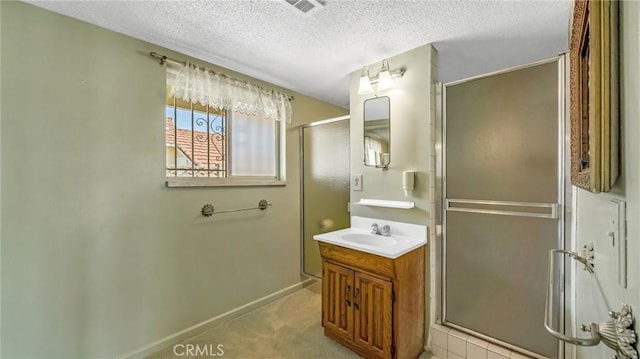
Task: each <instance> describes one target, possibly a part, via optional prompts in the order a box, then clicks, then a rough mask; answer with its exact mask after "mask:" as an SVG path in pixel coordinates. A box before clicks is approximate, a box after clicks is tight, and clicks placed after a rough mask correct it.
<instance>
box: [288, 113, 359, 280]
mask: <svg viewBox="0 0 640 359" xmlns="http://www.w3.org/2000/svg"><path fill="white" fill-rule="evenodd" d="M300 140H301V146H302V164H301V166H302V176H303V177H302V227H303V228H302V234H303V238H302V271H303V272H304V273H306V274H310V275H313V276H315V277H318V278H321V277H322V258H321V257H320V249H319V248H318V243H317V242H316V241H315V240H314V239H313V236H314V235H316V234H318V233H324V232H331V231H337V230H338V229H343V228H348V227H349V226H350V221H351V217H350V216H349V212H348V210H347V205H348V203H349V170H350V169H349V119H348V117H344V118H338V119H335V120H326V121H320V122H317V123H313V124H310V125H307V126H304V127H302V129H301V139H300Z"/></svg>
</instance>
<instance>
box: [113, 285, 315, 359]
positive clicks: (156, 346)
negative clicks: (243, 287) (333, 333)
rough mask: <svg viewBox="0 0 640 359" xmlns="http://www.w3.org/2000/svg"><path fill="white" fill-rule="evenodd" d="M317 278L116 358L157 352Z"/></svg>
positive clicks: (134, 357) (135, 358) (128, 358)
mask: <svg viewBox="0 0 640 359" xmlns="http://www.w3.org/2000/svg"><path fill="white" fill-rule="evenodd" d="M317 281H318V280H317V279H314V278H309V279H305V280H303V281H301V282H299V283H296V284H294V285H292V286H289V287H286V288H284V289H282V290H279V291H277V292H275V293H272V294H269V295H267V296H264V297H262V298H259V299H257V300H254V301H253V302H250V303H247V304H245V305H243V306H241V307H238V308H235V309H232V310H230V311H228V312H226V313H222V314H220V315H218V316H216V317H213V318H211V319H208V320H205V321H204V322H202V323H198V324H196V325H194V326H191V327H189V328H186V329H184V330H181V331H179V332H177V333H174V334H171V335H169V336H166V337H164V338H162V339H160V340H157V341H155V342H153V343H150V344H147V345H145V346H143V347H141V348H138V349H135V350H133V351H130V352H128V353H125V354H122V355H119V356H117V358H118V359H141V358H144V357H146V356H149V355H151V354H153V353H155V352H158V351H160V350H162V349H165V348H168V347H170V346H171V345H174V344H178V343H180V342H181V341H183V340H185V339H188V338H191V337H193V336H196V335H198V334H200V333H202V332H204V331H206V330H208V329H211V328H213V327H215V326H217V325H220V324H223V323H225V322H228V321H230V320H232V319H234V318H237V317H239V316H241V315H243V314H245V313H248V312H250V311H252V310H254V309H256V308H259V307H261V306H263V305H265V304H268V303H271V302H273V301H275V300H277V299H280V298H282V297H284V296H287V295H289V294H291V293H293V292H296V291H298V290H300V289H302V288H305V287H308V286H309V285H311V284H313V283H315V282H317Z"/></svg>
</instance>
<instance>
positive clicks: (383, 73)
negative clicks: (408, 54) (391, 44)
mask: <svg viewBox="0 0 640 359" xmlns="http://www.w3.org/2000/svg"><path fill="white" fill-rule="evenodd" d="M392 87H393V80H392V79H391V73H390V72H389V62H388V61H387V60H382V68H381V69H380V74H378V90H386V89H390V88H392Z"/></svg>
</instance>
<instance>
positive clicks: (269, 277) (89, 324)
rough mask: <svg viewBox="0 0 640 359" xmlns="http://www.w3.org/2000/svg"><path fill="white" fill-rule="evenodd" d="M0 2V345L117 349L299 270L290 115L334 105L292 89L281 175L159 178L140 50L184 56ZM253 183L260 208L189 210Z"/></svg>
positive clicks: (265, 289)
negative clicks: (176, 184) (234, 184)
mask: <svg viewBox="0 0 640 359" xmlns="http://www.w3.org/2000/svg"><path fill="white" fill-rule="evenodd" d="M0 7H1V9H2V11H1V16H2V17H1V29H2V32H1V34H2V38H1V51H2V52H1V53H2V58H1V61H2V73H1V76H2V86H1V87H2V92H1V94H2V98H1V100H2V109H1V116H2V132H1V135H2V137H1V155H2V158H1V161H2V162H1V164H2V187H1V193H2V197H1V198H2V203H1V205H2V208H3V209H4V211H3V212H2V216H1V223H2V227H1V235H2V248H1V253H2V344H3V345H2V357H4V358H14V357H25V358H26V357H29V358H38V357H47V358H52V357H59V358H80V357H83V358H87V357H114V356H117V355H120V354H123V353H125V352H128V351H131V350H134V349H136V348H140V347H141V346H144V345H146V344H149V343H151V342H153V341H155V340H158V339H160V338H163V337H165V336H167V335H170V334H173V333H175V332H177V331H180V330H183V329H185V328H187V327H189V326H192V325H195V324H197V323H200V322H202V321H204V320H207V319H210V318H212V317H214V316H216V315H219V314H221V313H223V312H226V311H228V310H231V309H233V308H236V307H238V306H241V305H243V304H246V303H248V302H251V301H253V300H256V299H258V298H261V297H263V296H265V295H268V294H271V293H273V292H275V291H278V290H280V289H283V288H285V287H287V286H290V285H292V284H295V283H297V282H299V281H300V276H299V270H300V222H299V220H300V218H299V216H300V213H299V208H300V203H299V201H300V195H299V193H300V187H299V185H300V184H299V163H298V161H299V153H298V152H299V150H298V148H299V144H298V130H297V128H296V127H297V126H298V125H300V124H303V123H307V122H313V121H317V120H321V119H325V118H329V117H336V116H341V115H344V114H346V111H345V110H344V109H342V108H338V107H335V106H332V105H328V104H326V103H323V102H321V101H318V100H315V99H312V98H309V97H306V96H304V95H301V94H294V95H295V96H296V100H295V102H294V103H293V106H294V120H293V123H292V124H291V125H289V126H288V129H287V163H286V168H287V186H286V187H277V188H275V187H274V188H265V187H256V188H198V189H194V188H191V189H169V188H166V187H165V185H164V166H165V139H164V134H165V118H164V101H165V69H164V67H162V66H160V65H159V64H158V63H157V62H155V61H154V60H153V59H151V58H150V57H149V56H148V55H147V54H148V53H149V52H150V51H157V52H160V53H164V54H167V55H169V56H173V57H178V58H184V59H186V56H184V55H180V54H177V53H174V52H171V51H169V50H166V49H163V48H159V47H157V46H154V45H152V44H149V43H145V42H142V41H139V40H136V39H133V38H130V37H126V36H123V35H120V34H117V33H114V32H111V31H107V30H104V29H101V28H98V27H95V26H93V25H89V24H86V23H83V22H80V21H77V20H73V19H70V18H67V17H64V16H61V15H57V14H54V13H51V12H48V11H45V10H42V9H39V8H36V7H33V6H31V5H27V4H24V3H19V2H5V1H3V2H2V3H1V5H0ZM191 60H193V61H196V62H198V61H197V60H195V59H191ZM200 64H201V65H207V64H204V63H200ZM207 66H208V67H210V68H214V69H215V68H216V67H215V66H213V65H207ZM224 71H225V72H226V73H228V74H230V75H232V76H235V77H240V78H245V79H246V77H245V76H243V75H241V74H237V73H234V72H232V71H228V70H224ZM252 81H256V82H260V81H257V80H252ZM266 85H268V84H266ZM269 86H271V85H269ZM263 198H264V199H267V200H269V202H272V203H273V208H271V209H269V211H268V212H267V213H266V214H264V215H261V214H259V213H255V212H253V213H252V212H246V213H238V214H229V215H224V216H216V217H214V218H211V219H204V218H203V217H201V216H199V210H200V208H201V207H202V206H203V205H204V204H205V203H214V204H215V206H216V207H217V208H220V209H223V208H236V207H244V206H249V205H251V206H252V205H254V204H256V203H257V201H258V200H260V199H263Z"/></svg>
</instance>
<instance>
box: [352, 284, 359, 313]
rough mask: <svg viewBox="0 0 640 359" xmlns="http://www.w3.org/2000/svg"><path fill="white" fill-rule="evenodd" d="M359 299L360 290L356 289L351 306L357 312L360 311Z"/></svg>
mask: <svg viewBox="0 0 640 359" xmlns="http://www.w3.org/2000/svg"><path fill="white" fill-rule="evenodd" d="M359 297H360V288H356V290H355V291H354V293H353V306H354V307H355V308H356V309H358V310H359V309H360V299H359Z"/></svg>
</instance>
